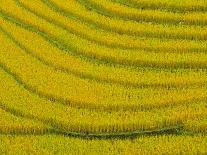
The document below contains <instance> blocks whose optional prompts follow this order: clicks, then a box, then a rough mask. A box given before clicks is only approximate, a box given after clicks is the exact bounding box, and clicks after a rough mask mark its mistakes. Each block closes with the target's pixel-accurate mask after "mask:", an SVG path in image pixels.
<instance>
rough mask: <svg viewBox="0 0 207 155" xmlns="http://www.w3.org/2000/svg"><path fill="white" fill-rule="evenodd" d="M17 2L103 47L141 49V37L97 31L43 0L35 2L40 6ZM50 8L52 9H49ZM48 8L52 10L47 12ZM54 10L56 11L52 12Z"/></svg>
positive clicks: (39, 15)
mask: <svg viewBox="0 0 207 155" xmlns="http://www.w3.org/2000/svg"><path fill="white" fill-rule="evenodd" d="M16 2H17V3H18V5H19V6H20V7H22V8H23V9H26V11H29V12H30V13H32V14H35V15H36V16H38V17H39V18H42V19H44V20H45V21H47V22H50V23H53V24H55V25H57V26H59V27H61V28H62V29H64V30H66V31H68V32H69V33H72V34H75V35H77V36H79V37H80V38H84V39H87V40H88V41H91V42H92V43H96V44H98V45H101V46H103V47H109V48H117V49H132V50H138V49H140V45H139V42H140V39H139V38H135V37H129V36H126V35H117V34H114V33H108V32H104V31H99V30H98V31H97V29H94V28H90V27H88V26H87V25H85V24H82V22H81V21H76V20H74V19H72V17H68V16H65V15H61V13H60V12H57V11H56V10H54V8H51V7H50V6H48V5H46V4H45V3H43V2H41V0H40V1H36V2H35V4H36V3H37V4H38V5H37V6H38V7H35V5H34V4H33V5H32V6H31V3H29V2H27V1H24V2H23V1H21V0H20V1H19V0H16ZM43 4H45V5H46V6H47V7H48V8H47V7H45V6H43ZM42 7H44V9H41V8H42ZM49 8H50V9H51V10H48V9H49ZM43 10H44V12H43ZM46 10H47V11H50V12H48V13H47V14H45V11H46ZM52 10H54V11H53V12H52ZM41 11H42V12H41ZM55 16H57V18H55ZM64 21H65V22H64ZM74 24H75V25H74Z"/></svg>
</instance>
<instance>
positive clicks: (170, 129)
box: [0, 102, 183, 139]
mask: <svg viewBox="0 0 207 155" xmlns="http://www.w3.org/2000/svg"><path fill="white" fill-rule="evenodd" d="M0 108H1V109H4V110H5V111H7V112H9V113H11V114H12V113H13V112H14V111H15V113H14V114H13V115H16V114H17V113H18V115H19V116H20V117H23V118H27V119H32V120H33V119H34V117H33V116H26V117H25V116H24V115H22V114H21V112H20V111H16V110H14V109H10V108H7V107H3V106H2V104H1V102H0ZM35 120H38V121H41V122H43V123H45V124H47V125H49V126H51V127H52V128H51V129H46V130H45V131H40V132H38V131H35V132H31V131H23V130H18V131H16V130H14V131H10V132H4V131H1V129H0V135H2V134H3V135H12V134H15V135H27V134H29V135H31V134H32V135H45V134H55V135H64V136H70V137H78V138H87V139H88V138H101V139H105V138H107V139H108V138H136V137H138V136H144V135H148V136H149V135H162V134H165V135H166V134H176V133H179V132H180V131H181V130H182V128H183V125H177V126H172V127H166V128H161V129H156V130H152V131H150V130H148V131H147V130H146V131H131V132H120V133H117V132H115V133H84V132H82V133H81V132H75V131H71V132H70V131H65V130H64V129H61V128H59V127H58V125H55V124H53V123H51V122H48V121H43V120H39V119H37V118H35Z"/></svg>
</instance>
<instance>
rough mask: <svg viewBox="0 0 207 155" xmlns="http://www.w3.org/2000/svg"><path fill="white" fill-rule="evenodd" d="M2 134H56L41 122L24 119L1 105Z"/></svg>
mask: <svg viewBox="0 0 207 155" xmlns="http://www.w3.org/2000/svg"><path fill="white" fill-rule="evenodd" d="M0 102H1V101H0ZM0 116H1V117H0V120H1V121H0V134H16V133H19V134H40V135H42V134H44V133H48V132H49V133H52V132H54V131H53V129H52V128H50V127H49V126H46V125H44V124H42V122H40V121H34V120H32V119H28V118H24V117H23V116H20V115H19V113H18V112H16V111H8V110H7V108H5V107H3V106H2V105H1V103H0Z"/></svg>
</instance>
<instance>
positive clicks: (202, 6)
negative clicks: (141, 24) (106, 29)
mask: <svg viewBox="0 0 207 155" xmlns="http://www.w3.org/2000/svg"><path fill="white" fill-rule="evenodd" d="M112 1H115V2H118V3H121V4H125V5H128V6H131V7H135V8H141V9H150V10H152V9H153V10H157V9H158V10H163V11H167V12H178V13H179V12H181V13H182V12H206V11H207V4H206V2H205V1H195V2H192V1H184V2H181V3H178V2H177V1H174V2H173V1H168V0H167V1H163V0H159V1H153V0H147V1H145V0H129V1H127V0H112Z"/></svg>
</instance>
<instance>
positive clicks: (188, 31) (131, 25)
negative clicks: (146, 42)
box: [42, 0, 206, 41]
mask: <svg viewBox="0 0 207 155" xmlns="http://www.w3.org/2000/svg"><path fill="white" fill-rule="evenodd" d="M42 1H44V2H45V4H47V5H48V7H49V6H50V7H52V8H53V10H55V11H57V12H59V13H60V14H62V15H64V16H68V17H71V14H72V15H73V16H76V18H78V19H79V20H80V21H82V22H86V23H90V24H92V25H93V27H94V26H95V27H96V28H97V29H99V28H101V29H103V30H105V31H112V32H113V33H114V32H116V33H118V34H126V35H128V36H145V37H147V38H168V39H177V40H182V39H185V40H192V39H195V40H204V41H205V40H206V36H205V33H206V30H205V29H203V28H201V27H196V26H187V25H186V26H182V25H177V26H176V25H171V26H167V25H159V24H149V23H138V22H131V21H124V20H118V19H116V18H113V19H112V18H109V17H107V16H104V15H100V14H98V13H96V12H95V11H94V10H88V9H87V8H86V7H85V6H84V5H81V4H80V3H79V2H78V1H75V0H73V1H70V2H67V1H64V0H63V1H56V0H42ZM63 4H67V5H63ZM73 5H74V6H73ZM69 6H70V7H69ZM72 9H74V10H73V11H72ZM75 13H76V14H75ZM186 27H187V28H186Z"/></svg>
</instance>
